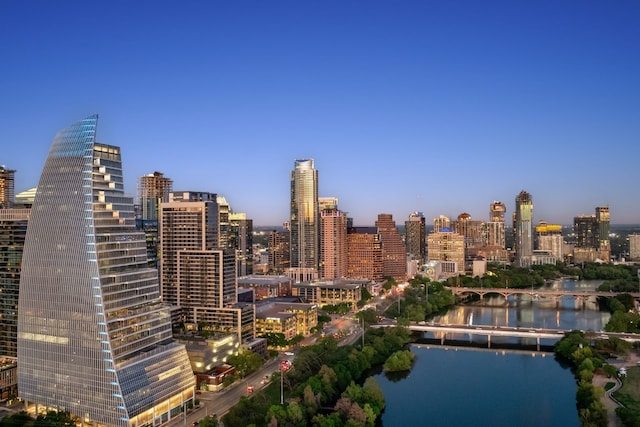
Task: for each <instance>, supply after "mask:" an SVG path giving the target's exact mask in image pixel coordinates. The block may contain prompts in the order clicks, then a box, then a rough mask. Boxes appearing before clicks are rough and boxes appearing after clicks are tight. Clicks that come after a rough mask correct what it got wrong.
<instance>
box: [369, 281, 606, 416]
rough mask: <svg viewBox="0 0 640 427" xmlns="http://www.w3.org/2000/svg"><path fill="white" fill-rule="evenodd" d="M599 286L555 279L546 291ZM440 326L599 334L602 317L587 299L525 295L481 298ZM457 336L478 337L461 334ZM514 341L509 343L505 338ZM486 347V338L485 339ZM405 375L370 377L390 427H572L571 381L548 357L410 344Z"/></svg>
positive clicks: (565, 369) (452, 313)
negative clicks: (410, 360) (378, 390)
mask: <svg viewBox="0 0 640 427" xmlns="http://www.w3.org/2000/svg"><path fill="white" fill-rule="evenodd" d="M599 284H600V282H599V281H576V280H572V279H563V280H557V281H555V282H553V283H552V284H550V285H548V286H549V287H553V288H559V289H595V288H596V287H597V286H598V285H599ZM434 320H435V321H436V322H442V323H451V324H455V323H462V324H475V325H492V326H520V327H540V328H558V329H581V330H593V331H600V330H602V329H603V328H604V325H605V324H606V322H607V321H608V320H609V313H608V312H607V311H603V310H600V309H599V308H598V306H597V304H596V302H595V299H589V300H588V301H586V302H585V303H584V305H583V303H582V302H580V301H575V300H574V299H573V297H568V296H567V297H562V298H561V299H560V300H559V301H555V300H553V299H552V298H541V297H538V298H535V297H533V298H532V297H530V296H528V295H523V296H516V297H510V298H509V299H508V300H505V298H504V297H499V296H496V297H485V299H484V301H482V302H477V303H473V304H465V305H460V306H456V307H454V308H453V309H451V310H450V311H449V312H447V313H446V314H444V315H443V316H440V317H438V318H436V319H434ZM460 338H462V339H468V340H473V341H475V340H478V341H479V342H481V341H482V340H483V339H484V340H485V341H486V338H482V337H476V336H466V337H464V336H461V337H460ZM510 340H514V339H510ZM492 342H494V339H492ZM411 350H412V351H413V352H414V354H416V356H417V357H416V360H415V363H414V366H413V368H412V369H411V371H410V372H409V373H407V375H406V377H402V376H390V375H386V374H384V373H381V374H378V375H377V376H376V379H377V381H378V382H379V384H380V386H381V388H382V390H383V392H384V395H385V399H386V409H385V411H384V413H383V415H382V419H381V424H382V425H383V426H384V427H396V426H398V427H399V426H402V427H405V426H447V427H455V426H474V427H484V426H487V427H500V426H519V427H526V426H558V427H571V426H576V427H577V426H579V425H580V422H579V419H578V412H577V409H576V406H575V403H576V400H575V393H576V382H575V379H574V377H573V374H572V373H571V371H570V369H569V368H568V367H566V366H563V365H561V364H560V363H559V362H558V361H557V360H556V359H555V357H554V355H553V354H550V353H547V354H544V353H535V352H511V351H503V350H479V349H478V350H470V349H467V350H465V349H454V348H451V347H446V348H445V347H439V346H429V348H427V347H426V346H425V347H423V346H417V345H414V346H412V348H411Z"/></svg>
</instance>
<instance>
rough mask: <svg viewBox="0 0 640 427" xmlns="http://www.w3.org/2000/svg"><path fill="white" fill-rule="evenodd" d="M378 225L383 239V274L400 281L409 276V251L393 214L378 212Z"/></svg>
mask: <svg viewBox="0 0 640 427" xmlns="http://www.w3.org/2000/svg"><path fill="white" fill-rule="evenodd" d="M376 227H378V232H379V233H380V240H382V265H383V267H382V268H383V272H382V274H383V276H384V277H393V278H394V279H396V280H398V281H404V280H406V278H407V252H406V249H405V246H404V242H403V241H402V236H400V233H399V232H398V228H397V227H396V222H395V221H394V220H393V217H392V216H391V214H378V220H377V221H376Z"/></svg>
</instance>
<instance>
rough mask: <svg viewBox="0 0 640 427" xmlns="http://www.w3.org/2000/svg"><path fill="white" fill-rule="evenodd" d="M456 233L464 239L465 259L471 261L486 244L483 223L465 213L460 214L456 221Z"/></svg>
mask: <svg viewBox="0 0 640 427" xmlns="http://www.w3.org/2000/svg"><path fill="white" fill-rule="evenodd" d="M456 231H457V232H458V234H460V235H461V236H463V237H464V251H465V258H466V259H471V258H475V257H476V256H478V254H479V252H480V250H481V249H482V248H483V247H484V246H485V245H486V242H487V239H486V227H485V223H484V221H477V220H474V219H473V218H471V215H470V214H468V213H466V212H464V213H461V214H460V215H458V220H457V221H456Z"/></svg>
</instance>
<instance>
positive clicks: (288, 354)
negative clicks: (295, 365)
mask: <svg viewBox="0 0 640 427" xmlns="http://www.w3.org/2000/svg"><path fill="white" fill-rule="evenodd" d="M284 355H285V356H293V353H292V352H290V351H285V352H284Z"/></svg>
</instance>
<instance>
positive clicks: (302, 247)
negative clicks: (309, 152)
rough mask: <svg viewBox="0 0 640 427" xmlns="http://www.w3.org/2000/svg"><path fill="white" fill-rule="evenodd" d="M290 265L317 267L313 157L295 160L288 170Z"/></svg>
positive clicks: (317, 208) (315, 194)
mask: <svg viewBox="0 0 640 427" xmlns="http://www.w3.org/2000/svg"><path fill="white" fill-rule="evenodd" d="M290 212H291V218H290V220H291V221H290V227H291V267H297V268H311V269H315V270H318V262H319V256H320V254H319V248H320V244H319V242H320V228H319V227H320V210H319V207H318V171H317V170H316V169H315V167H314V165H313V159H303V160H296V161H295V169H294V170H293V171H291V211H290Z"/></svg>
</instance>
